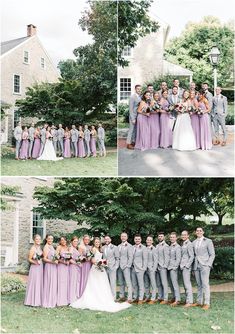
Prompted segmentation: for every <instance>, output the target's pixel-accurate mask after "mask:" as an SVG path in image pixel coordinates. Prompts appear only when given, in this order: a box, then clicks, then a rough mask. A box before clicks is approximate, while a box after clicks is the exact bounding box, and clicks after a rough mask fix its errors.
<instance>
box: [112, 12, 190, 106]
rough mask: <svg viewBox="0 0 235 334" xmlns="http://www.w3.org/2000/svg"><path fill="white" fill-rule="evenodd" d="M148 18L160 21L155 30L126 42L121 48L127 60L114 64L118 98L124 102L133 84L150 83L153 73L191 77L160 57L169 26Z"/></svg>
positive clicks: (177, 66)
mask: <svg viewBox="0 0 235 334" xmlns="http://www.w3.org/2000/svg"><path fill="white" fill-rule="evenodd" d="M151 16H152V15H151ZM152 18H153V19H154V20H156V21H157V22H158V24H159V25H160V28H159V29H158V31H157V32H155V33H151V34H148V35H146V36H144V37H141V38H139V40H138V41H137V45H136V46H135V47H134V48H131V47H129V46H127V47H126V48H125V49H124V51H123V57H124V58H125V59H127V60H128V61H129V64H128V66H126V67H124V68H122V67H119V68H118V101H119V102H127V100H128V98H129V97H130V95H131V94H132V93H133V92H134V87H135V85H136V84H140V85H143V84H144V83H146V82H149V83H151V80H153V78H155V77H159V76H162V75H173V76H175V77H181V76H184V77H189V79H190V81H192V76H193V72H192V71H189V70H187V69H185V68H183V67H181V66H179V65H176V64H172V63H170V62H168V61H167V60H165V59H164V49H165V45H166V42H167V37H168V34H169V29H170V26H169V25H168V24H167V23H165V22H163V21H161V20H160V19H159V18H156V17H152Z"/></svg>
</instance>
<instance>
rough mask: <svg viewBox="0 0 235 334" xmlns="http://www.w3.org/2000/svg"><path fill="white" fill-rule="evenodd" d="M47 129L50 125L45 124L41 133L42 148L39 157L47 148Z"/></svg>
mask: <svg viewBox="0 0 235 334" xmlns="http://www.w3.org/2000/svg"><path fill="white" fill-rule="evenodd" d="M47 127H48V124H47V123H45V124H44V125H43V128H42V129H41V131H40V138H41V148H40V152H39V156H41V155H42V152H43V150H44V147H45V144H46V132H47Z"/></svg>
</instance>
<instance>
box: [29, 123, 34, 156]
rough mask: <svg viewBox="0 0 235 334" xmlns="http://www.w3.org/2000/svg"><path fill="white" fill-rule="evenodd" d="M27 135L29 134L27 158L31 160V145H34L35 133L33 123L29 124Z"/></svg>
mask: <svg viewBox="0 0 235 334" xmlns="http://www.w3.org/2000/svg"><path fill="white" fill-rule="evenodd" d="M28 133H29V149H28V157H29V159H31V158H32V149H33V143H34V133H35V127H34V123H31V126H30V128H29V130H28Z"/></svg>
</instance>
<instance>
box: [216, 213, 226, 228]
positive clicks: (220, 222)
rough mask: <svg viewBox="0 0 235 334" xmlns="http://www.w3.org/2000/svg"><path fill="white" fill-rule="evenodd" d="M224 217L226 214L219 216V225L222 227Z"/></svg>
mask: <svg viewBox="0 0 235 334" xmlns="http://www.w3.org/2000/svg"><path fill="white" fill-rule="evenodd" d="M224 216H225V214H223V215H220V214H218V218H219V220H218V225H220V226H221V225H222V223H223V218H224Z"/></svg>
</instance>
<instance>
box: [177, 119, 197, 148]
mask: <svg viewBox="0 0 235 334" xmlns="http://www.w3.org/2000/svg"><path fill="white" fill-rule="evenodd" d="M172 148H173V149H174V150H179V151H194V150H196V139H195V136H194V132H193V128H192V124H191V118H190V116H189V114H188V113H183V114H179V115H178V116H177V118H176V123H175V128H174V131H173V144H172Z"/></svg>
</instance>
